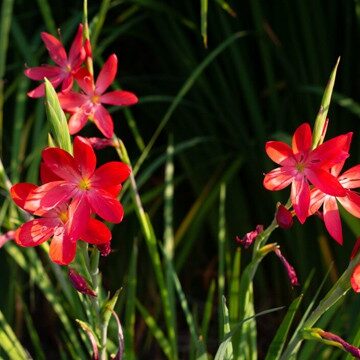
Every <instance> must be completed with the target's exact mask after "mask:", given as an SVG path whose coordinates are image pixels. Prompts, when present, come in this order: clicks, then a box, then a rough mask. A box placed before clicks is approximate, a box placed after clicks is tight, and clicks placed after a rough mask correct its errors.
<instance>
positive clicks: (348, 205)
mask: <svg viewBox="0 0 360 360" xmlns="http://www.w3.org/2000/svg"><path fill="white" fill-rule="evenodd" d="M337 199H338V200H339V202H340V204H341V205H342V206H343V207H344V208H345V209H346V211H348V212H349V213H350V214H351V215H353V216H355V217H357V218H360V195H359V194H357V193H355V192H354V191H350V190H349V191H347V193H346V196H344V197H338V198H337Z"/></svg>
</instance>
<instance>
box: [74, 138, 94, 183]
mask: <svg viewBox="0 0 360 360" xmlns="http://www.w3.org/2000/svg"><path fill="white" fill-rule="evenodd" d="M74 160H75V163H76V165H77V168H78V169H79V170H80V172H81V175H82V176H83V177H86V178H88V177H90V176H91V175H92V174H93V173H94V171H95V168H96V156H95V152H94V150H93V148H92V146H91V145H90V143H89V142H88V141H87V140H86V139H85V138H83V137H81V136H76V137H75V140H74Z"/></svg>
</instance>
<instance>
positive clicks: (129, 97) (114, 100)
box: [101, 90, 138, 106]
mask: <svg viewBox="0 0 360 360" xmlns="http://www.w3.org/2000/svg"><path fill="white" fill-rule="evenodd" d="M137 102H138V98H137V97H136V95H135V94H133V93H131V92H129V91H123V90H115V91H111V92H108V93H106V94H104V95H101V103H102V104H109V105H117V106H129V105H134V104H136V103H137Z"/></svg>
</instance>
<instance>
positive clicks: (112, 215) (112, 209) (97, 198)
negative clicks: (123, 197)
mask: <svg viewBox="0 0 360 360" xmlns="http://www.w3.org/2000/svg"><path fill="white" fill-rule="evenodd" d="M87 198H88V201H89V203H90V205H91V208H92V210H93V211H94V212H95V213H96V214H97V215H99V216H100V217H101V218H103V219H104V220H106V221H110V222H112V223H119V222H121V220H122V218H123V216H124V210H123V207H122V205H121V204H120V202H119V201H118V200H117V199H116V198H114V197H113V196H111V195H110V194H109V193H108V192H106V191H104V190H101V189H92V190H90V191H88V192H87Z"/></svg>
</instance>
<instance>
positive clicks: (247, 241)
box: [235, 225, 264, 249]
mask: <svg viewBox="0 0 360 360" xmlns="http://www.w3.org/2000/svg"><path fill="white" fill-rule="evenodd" d="M263 231H264V227H263V226H262V225H257V226H256V228H255V230H252V231H250V232H248V233H246V234H245V235H244V237H243V238H242V239H241V238H240V237H239V236H236V238H235V240H236V242H237V243H238V244H240V245H242V246H243V247H244V249H247V248H248V247H249V246H250V245H251V244H252V243H253V242H254V241H255V239H256V237H257V236H258V235H259V234H260V233H262V232H263Z"/></svg>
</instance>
